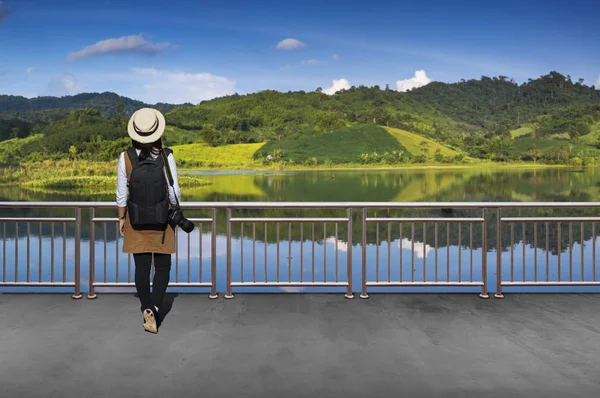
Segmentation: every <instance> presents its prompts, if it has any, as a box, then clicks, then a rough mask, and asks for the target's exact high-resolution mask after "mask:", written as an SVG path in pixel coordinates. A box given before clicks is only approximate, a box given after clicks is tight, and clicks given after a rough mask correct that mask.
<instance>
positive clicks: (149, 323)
mask: <svg viewBox="0 0 600 398" xmlns="http://www.w3.org/2000/svg"><path fill="white" fill-rule="evenodd" d="M144 330H145V331H146V332H150V333H158V328H157V327H156V316H155V315H154V311H152V310H151V309H146V310H144Z"/></svg>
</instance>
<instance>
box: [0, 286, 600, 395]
mask: <svg viewBox="0 0 600 398" xmlns="http://www.w3.org/2000/svg"><path fill="white" fill-rule="evenodd" d="M170 298H171V299H172V301H173V305H172V309H171V311H170V313H169V314H168V315H167V317H166V319H165V322H164V325H163V327H162V328H161V330H160V332H159V334H158V335H151V334H149V333H145V332H143V330H142V327H141V322H142V317H141V314H140V313H139V309H138V307H139V305H138V301H137V298H135V297H134V296H133V295H131V294H127V295H125V294H115V295H109V294H102V295H101V296H100V297H99V298H98V299H97V300H95V301H90V300H85V299H84V300H81V301H72V300H71V298H70V296H69V295H43V294H27V295H18V294H4V295H0V386H2V387H1V388H2V393H1V394H0V395H2V396H3V397H22V398H25V397H42V396H43V397H61V398H70V397H95V398H99V397H145V398H148V397H175V396H192V395H193V396H206V397H232V396H239V397H245V398H250V397H260V398H265V397H271V396H273V397H342V396H347V397H361V398H362V397H365V396H371V397H383V396H396V397H400V396H407V397H463V396H464V397H467V396H468V397H478V396H486V397H505V398H506V397H542V396H544V397H551V396H560V397H593V396H598V392H599V391H600V377H599V376H600V366H599V365H600V311H598V308H599V307H600V296H597V295H590V294H580V295H574V294H564V295H561V294H552V295H546V294H540V295H527V294H521V295H516V294H510V295H507V296H506V298H505V299H504V300H494V299H490V300H480V299H478V298H477V297H476V296H474V295H471V294H467V295H453V294H444V295H400V294H399V295H377V294H372V295H371V297H370V298H369V299H368V300H361V299H359V298H356V299H354V300H346V299H344V298H343V296H340V295H339V294H335V295H318V294H310V295H299V294H285V295H267V294H238V295H236V298H235V299H234V300H225V299H223V298H219V299H217V300H209V299H207V298H206V297H205V296H204V295H202V296H199V295H184V294H180V295H178V296H170ZM388 394H390V395H388Z"/></svg>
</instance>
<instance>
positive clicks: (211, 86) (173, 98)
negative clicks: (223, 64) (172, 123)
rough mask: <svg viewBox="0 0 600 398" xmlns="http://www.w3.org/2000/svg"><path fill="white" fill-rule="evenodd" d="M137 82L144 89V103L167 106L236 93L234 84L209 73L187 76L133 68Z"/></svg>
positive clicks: (187, 73) (172, 72)
mask: <svg viewBox="0 0 600 398" xmlns="http://www.w3.org/2000/svg"><path fill="white" fill-rule="evenodd" d="M133 73H134V75H135V78H136V79H137V80H140V81H141V84H140V85H141V86H142V87H143V88H144V89H145V91H146V92H145V95H144V101H146V102H151V103H156V102H168V103H176V104H179V103H184V102H191V103H194V104H196V103H198V102H200V101H204V100H209V99H212V98H216V97H222V96H225V95H231V94H234V93H235V91H236V90H235V81H232V80H229V79H227V78H226V77H223V76H216V75H212V74H210V73H190V72H181V71H169V70H158V69H154V68H133Z"/></svg>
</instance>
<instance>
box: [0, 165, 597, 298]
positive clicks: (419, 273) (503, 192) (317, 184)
mask: <svg viewBox="0 0 600 398" xmlns="http://www.w3.org/2000/svg"><path fill="white" fill-rule="evenodd" d="M190 173H193V174H200V175H202V176H203V178H206V179H208V180H210V181H211V182H212V184H211V185H210V186H206V187H200V188H192V189H186V190H184V191H183V192H182V199H183V201H185V202H188V201H197V202H202V201H209V202H213V201H214V202H220V201H235V202H254V201H262V202H288V201H295V202H303V201H309V202H337V201H340V202H448V201H454V202H488V201H489V202H503V201H508V202H545V201H548V202H565V201H572V202H592V201H596V200H597V198H598V193H599V190H600V186H599V185H598V177H600V174H599V173H600V171H599V170H598V169H596V168H590V169H585V170H580V169H562V168H560V169H559V168H552V169H526V168H523V169H516V168H510V169H509V168H507V169H500V168H499V169H474V168H469V169H448V170H443V169H442V170H439V169H438V170H434V169H429V170H414V169H413V170H393V171H391V170H389V171H375V170H369V171H340V170H335V171H297V172H277V173H273V172H262V171H261V172H224V171H215V172H204V171H197V172H190ZM0 201H114V195H104V194H95V193H93V192H47V191H46V192H40V191H32V190H27V189H21V188H19V187H0ZM0 211H2V213H1V214H2V216H3V217H16V216H22V217H25V216H27V217H32V216H36V217H73V212H72V211H71V210H69V209H54V210H51V209H18V210H9V209H0ZM534 214H535V215H540V216H574V215H587V216H595V215H597V211H596V210H594V209H563V210H543V209H542V210H540V209H527V210H511V211H506V210H505V211H504V213H503V216H513V215H523V216H525V215H534ZM114 215H115V212H114V211H112V210H109V211H106V210H104V211H102V210H97V211H96V216H97V217H114ZM186 216H187V217H209V216H210V213H209V212H206V211H187V212H186ZM233 216H234V217H262V216H268V217H298V216H312V217H345V216H346V211H345V210H326V209H325V210H321V209H313V210H295V209H291V210H290V209H288V210H267V211H262V212H261V211H259V212H257V211H255V210H236V211H234V212H233ZM373 216H377V217H388V216H406V217H412V216H421V217H425V216H426V217H442V216H448V214H447V213H445V214H444V213H443V212H440V210H395V211H387V210H372V211H370V213H369V217H373ZM480 216H481V211H479V210H469V209H465V210H455V211H454V212H452V213H451V214H450V217H480ZM360 217H361V214H360V210H359V209H357V210H355V211H354V213H353V223H354V225H353V243H354V244H353V247H352V249H351V250H352V256H353V282H354V283H353V290H354V291H355V292H358V291H360V280H361V255H362V247H361V218H360ZM217 220H218V222H217V242H216V251H217V252H216V254H217V268H218V279H217V286H218V290H219V291H223V290H224V289H225V280H224V275H225V272H224V267H225V261H226V260H225V259H226V257H225V256H226V235H225V232H226V224H225V222H224V213H222V212H219V214H218V216H217ZM488 220H489V221H488V232H487V234H488V253H487V262H488V289H489V291H492V292H493V291H494V288H495V278H496V253H495V251H496V234H495V228H496V224H495V211H490V213H489V214H488ZM105 225H106V224H99V225H96V229H95V235H96V239H95V241H96V243H95V259H96V260H95V261H96V273H95V277H96V280H97V281H104V280H105V276H106V281H107V282H114V281H116V280H118V281H127V280H128V278H132V276H133V268H134V266H133V259H131V258H129V256H127V255H126V254H123V253H120V246H118V244H120V240H119V241H117V239H116V237H117V234H116V228H115V225H114V224H109V225H107V226H106V229H105ZM301 225H302V226H301ZM413 227H414V232H413V230H412V229H411V228H413ZM595 227H596V226H595V225H594V226H592V225H591V223H585V224H584V225H583V230H582V229H581V225H580V224H579V223H574V224H573V225H572V230H571V239H572V241H573V244H572V245H571V246H570V245H569V226H568V223H562V235H561V241H560V262H561V264H562V267H561V269H560V277H561V280H569V278H573V280H582V279H583V280H585V281H590V280H592V279H593V278H594V277H595V272H594V270H593V267H592V262H593V256H594V250H595V245H596V243H597V239H595V237H596V236H597V235H598V234H597V233H596V232H595V231H594V230H593V229H594V228H595ZM2 228H3V229H2V230H0V233H4V231H5V233H6V235H3V236H6V237H5V240H4V241H3V245H2V247H1V248H0V249H1V250H2V258H3V264H2V265H3V267H2V269H0V275H1V276H2V277H3V278H5V280H7V281H14V280H15V268H14V266H15V250H18V259H19V270H18V276H17V279H18V280H19V281H24V280H26V278H27V272H26V268H25V263H26V261H27V235H26V223H19V228H18V231H16V230H15V223H6V224H4V225H2ZM52 228H53V227H52V225H51V223H44V224H42V225H41V236H42V239H41V246H40V240H39V236H40V225H39V223H31V225H30V242H29V244H30V251H29V255H30V260H31V264H32V266H31V270H30V278H31V279H30V280H32V281H37V280H38V278H39V276H40V271H41V277H42V281H50V280H51V279H52V278H53V277H54V278H55V279H54V280H62V278H63V270H64V271H65V275H64V276H65V279H66V280H67V281H70V280H72V278H73V272H72V270H73V264H74V260H73V254H74V240H73V232H74V231H73V225H72V224H67V225H63V224H62V223H57V224H56V225H55V226H54V231H53V230H52ZM63 228H64V229H63ZM209 228H210V225H204V226H203V229H202V231H200V228H196V229H195V230H194V231H193V232H192V234H190V235H189V236H188V235H187V234H185V233H184V232H183V231H181V230H179V233H178V239H179V240H178V242H179V245H180V247H182V249H181V250H180V252H179V254H178V256H177V258H176V257H175V256H174V257H173V264H174V266H173V273H172V281H176V280H178V281H180V282H182V281H187V280H188V277H189V280H190V281H194V282H198V281H203V282H207V281H210V250H211V245H210V238H211V235H210V230H209ZM242 228H244V229H243V230H242ZM335 228H336V226H335V224H333V223H328V224H326V225H325V226H324V225H323V223H317V224H315V225H311V223H308V224H298V223H292V224H288V223H281V224H280V228H279V239H278V236H277V233H276V231H277V226H276V225H269V226H268V228H267V232H266V237H265V227H264V224H260V223H258V224H256V226H253V225H252V224H245V225H243V226H242V225H240V224H234V225H233V227H232V239H233V240H232V243H233V245H232V264H233V265H234V266H233V275H232V280H233V281H234V282H238V281H241V280H243V281H252V280H253V278H255V279H256V280H257V281H259V282H260V281H263V280H264V278H265V274H266V275H267V278H268V280H269V281H275V280H276V279H277V277H278V276H279V278H280V280H281V281H288V278H289V277H290V276H291V279H290V281H300V280H301V279H302V280H303V281H310V280H312V278H313V275H314V278H315V281H332V282H334V281H336V280H339V281H345V280H346V278H347V275H346V258H347V257H346V256H347V255H348V250H350V248H349V247H348V245H347V239H346V236H347V230H346V224H344V223H340V224H339V225H338V229H337V235H336V234H335V232H336V229H335ZM522 228H523V225H522V224H515V225H514V230H513V231H511V229H510V226H509V225H505V226H504V228H503V239H502V246H503V253H502V256H503V257H502V259H503V260H502V264H503V279H504V280H510V277H511V275H512V276H513V278H515V279H514V280H515V281H520V280H523V275H524V276H525V280H527V281H533V280H536V276H537V280H539V281H543V280H546V277H548V279H549V280H555V279H557V278H558V277H559V269H558V260H559V254H558V241H557V228H558V224H557V223H551V224H550V225H549V227H548V228H549V229H548V233H549V235H548V242H547V241H546V235H545V234H546V227H545V225H543V224H539V225H538V226H537V228H536V229H535V230H534V227H533V224H526V225H525V231H524V232H525V238H524V239H523V229H522ZM313 231H314V234H315V235H314V236H315V238H314V243H313V239H312V234H313ZM582 232H583V235H582V234H581V233H582ZM413 233H414V239H413ZM63 234H64V237H65V240H64V242H63ZM15 235H18V242H17V243H18V249H15ZM425 235H426V236H425V239H424V233H423V224H422V223H416V224H415V225H411V223H403V224H402V225H398V223H396V224H394V225H390V232H389V235H388V225H387V223H384V224H381V225H379V228H378V226H377V225H375V224H369V225H368V232H367V236H368V250H367V258H368V264H369V267H368V279H369V280H373V281H375V280H376V279H379V280H380V281H384V280H387V278H388V275H390V277H391V280H399V278H400V274H402V275H403V277H402V278H403V279H402V280H403V281H410V280H412V278H414V280H415V281H422V280H423V278H425V280H427V281H433V280H435V278H436V276H437V277H438V278H439V279H438V280H440V281H446V280H448V281H456V280H458V279H459V278H461V280H463V281H464V280H469V279H471V278H472V280H473V281H478V280H481V256H482V254H481V249H482V246H481V237H482V231H481V224H478V223H473V225H470V224H469V223H461V224H457V223H439V236H438V237H439V239H438V242H437V243H438V244H437V245H436V244H435V234H434V224H433V223H429V224H428V225H427V227H426V234H425ZM104 236H106V245H105V243H104ZM511 236H512V239H513V242H514V246H513V253H512V254H511V252H510V242H511ZM336 238H337V239H336ZM52 241H54V250H52ZM278 241H279V245H278ZM582 241H583V244H584V246H583V249H584V250H583V252H582V251H581V249H582V247H581V242H582ZM388 242H389V246H388ZM448 242H450V244H448ZM523 242H524V243H523ZM188 243H189V245H190V246H189V252H190V256H189V258H188V254H187V251H188V249H187V248H188V246H187V245H188ZM377 243H379V246H377ZM546 244H548V256H546ZM534 246H537V248H538V249H537V257H536V256H535V255H534V254H535V253H536V251H534ZM40 247H41V250H40ZM377 247H378V248H379V250H378V251H377V250H376V249H377ZM436 247H437V250H436ZM63 248H64V251H63ZM400 248H401V249H400ZM571 250H572V251H571ZM105 251H106V257H105V256H104V253H105ZM40 253H41V260H42V261H41V270H40V268H39V266H38V264H39V262H40V261H39V259H40ZM265 253H266V259H267V261H265ZM278 253H279V257H278ZM388 253H389V256H388ZM81 255H82V261H81V264H82V290H83V291H87V281H88V280H89V272H88V259H89V219H88V213H87V210H84V211H83V221H82V246H81ZM511 255H512V256H513V259H514V267H513V268H512V269H511V267H510V262H511ZM569 258H572V264H573V267H572V268H571V269H570V268H569ZM105 259H106V265H105ZM117 259H118V262H119V264H120V265H119V270H118V272H117V269H116V267H115V265H116V263H117ZM546 259H548V264H546ZM63 260H64V261H63ZM242 260H243V266H242ZM277 260H279V261H277ZM582 260H583V262H584V264H585V267H583V269H582V267H581V266H580V265H581V262H582ZM459 261H460V263H459ZM523 261H524V263H525V266H523ZM188 264H189V268H188ZM388 264H389V268H388ZM436 264H437V267H436ZM471 264H472V266H471ZM253 265H254V267H253ZM53 267H54V269H53ZM200 268H202V276H200ZM105 270H106V271H105ZM105 272H106V274H105ZM0 280H2V279H0ZM0 289H1V290H2V291H23V290H24V289H23V288H18V289H17V288H0ZM401 289H402V290H403V291H411V292H412V291H414V292H424V291H473V292H477V291H478V289H477V288H465V287H461V288H450V287H448V288H440V287H436V288H416V287H415V288H413V287H411V288H406V287H403V288H401ZM553 289H554V290H556V289H557V288H550V287H544V288H540V287H536V288H523V287H521V288H513V287H511V288H505V291H506V292H510V291H552V290H553ZM189 290H190V289H187V290H186V291H189ZM261 290H262V291H282V290H287V291H322V290H320V289H319V288H291V287H290V288H285V287H284V288H261ZM397 290H398V288H377V290H376V291H397ZM560 290H561V291H597V288H596V287H585V288H584V287H578V288H575V287H572V288H565V287H561V288H560ZM36 291H39V290H36ZM102 291H120V290H117V289H116V288H104V289H98V293H101V292H102ZM236 291H244V289H236ZM339 291H340V292H343V291H344V290H343V288H340V289H339Z"/></svg>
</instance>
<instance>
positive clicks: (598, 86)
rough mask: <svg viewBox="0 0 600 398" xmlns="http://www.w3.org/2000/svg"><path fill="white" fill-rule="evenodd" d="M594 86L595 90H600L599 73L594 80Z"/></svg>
mask: <svg viewBox="0 0 600 398" xmlns="http://www.w3.org/2000/svg"><path fill="white" fill-rule="evenodd" d="M594 87H596V90H600V75H598V80H596V84H595V85H594Z"/></svg>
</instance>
